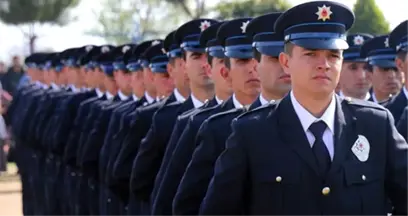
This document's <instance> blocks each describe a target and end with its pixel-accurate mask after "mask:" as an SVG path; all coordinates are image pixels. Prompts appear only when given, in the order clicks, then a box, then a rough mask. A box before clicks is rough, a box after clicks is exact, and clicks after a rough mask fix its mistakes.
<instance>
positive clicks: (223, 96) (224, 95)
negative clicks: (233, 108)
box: [214, 85, 232, 101]
mask: <svg viewBox="0 0 408 216" xmlns="http://www.w3.org/2000/svg"><path fill="white" fill-rule="evenodd" d="M214 90H215V95H216V96H217V97H218V98H219V99H220V100H223V101H225V100H227V99H228V98H229V97H231V95H232V92H231V91H228V90H225V89H222V88H221V87H220V86H217V85H214Z"/></svg>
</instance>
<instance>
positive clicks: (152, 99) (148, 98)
mask: <svg viewBox="0 0 408 216" xmlns="http://www.w3.org/2000/svg"><path fill="white" fill-rule="evenodd" d="M144 95H145V98H146V100H147V103H148V104H151V103H153V102H154V98H153V97H152V96H150V95H149V93H147V91H146V92H145V94H144Z"/></svg>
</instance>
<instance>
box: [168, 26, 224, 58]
mask: <svg viewBox="0 0 408 216" xmlns="http://www.w3.org/2000/svg"><path fill="white" fill-rule="evenodd" d="M217 22H218V21H216V20H213V19H195V20H191V21H189V22H187V23H184V24H183V25H182V26H180V27H179V28H178V29H177V30H176V32H175V34H174V43H176V44H180V47H181V48H182V49H184V50H186V51H191V52H202V53H203V52H205V48H204V47H202V46H200V42H199V38H200V34H201V32H203V31H204V30H205V29H207V28H208V27H210V26H211V25H213V24H215V23H217Z"/></svg>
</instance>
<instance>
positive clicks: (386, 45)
mask: <svg viewBox="0 0 408 216" xmlns="http://www.w3.org/2000/svg"><path fill="white" fill-rule="evenodd" d="M384 45H385V47H390V44H389V42H388V38H385V41H384Z"/></svg>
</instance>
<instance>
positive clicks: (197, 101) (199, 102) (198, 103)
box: [191, 94, 204, 108]
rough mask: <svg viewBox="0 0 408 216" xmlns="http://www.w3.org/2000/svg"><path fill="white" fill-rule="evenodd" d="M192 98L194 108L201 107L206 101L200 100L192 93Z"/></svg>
mask: <svg viewBox="0 0 408 216" xmlns="http://www.w3.org/2000/svg"><path fill="white" fill-rule="evenodd" d="M191 100H192V101H193V105H194V108H199V107H201V106H203V105H204V103H203V102H201V101H200V100H198V99H197V98H196V97H195V96H194V95H193V94H191Z"/></svg>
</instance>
